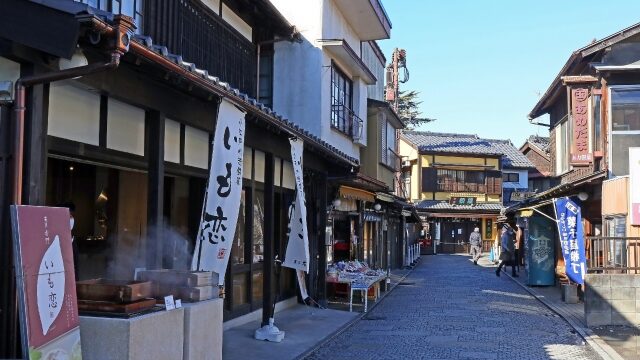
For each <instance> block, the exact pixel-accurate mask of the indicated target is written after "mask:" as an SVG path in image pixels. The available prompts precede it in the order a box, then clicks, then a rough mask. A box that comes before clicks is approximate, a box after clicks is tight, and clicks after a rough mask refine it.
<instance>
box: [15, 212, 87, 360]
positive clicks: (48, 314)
mask: <svg viewBox="0 0 640 360" xmlns="http://www.w3.org/2000/svg"><path fill="white" fill-rule="evenodd" d="M11 220H12V228H13V231H12V233H13V245H14V246H13V249H14V258H15V271H16V280H17V289H18V298H19V301H18V306H19V313H20V323H21V326H20V330H21V336H22V346H23V352H24V354H25V356H27V355H26V354H28V359H81V358H82V350H81V348H80V321H79V319H78V301H77V298H76V282H75V273H74V268H73V250H72V245H71V229H70V226H69V210H68V209H66V208H53V207H44V206H11Z"/></svg>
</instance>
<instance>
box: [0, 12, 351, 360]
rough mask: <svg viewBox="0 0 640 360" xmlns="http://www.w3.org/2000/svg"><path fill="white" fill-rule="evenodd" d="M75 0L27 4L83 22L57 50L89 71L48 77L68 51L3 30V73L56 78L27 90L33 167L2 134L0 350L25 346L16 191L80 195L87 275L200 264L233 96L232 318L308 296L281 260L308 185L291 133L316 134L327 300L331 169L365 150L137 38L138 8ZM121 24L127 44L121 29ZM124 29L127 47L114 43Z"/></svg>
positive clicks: (6, 107) (312, 140) (313, 281)
mask: <svg viewBox="0 0 640 360" xmlns="http://www.w3.org/2000/svg"><path fill="white" fill-rule="evenodd" d="M64 5H65V6H63V7H60V8H59V7H56V6H57V5H55V4H53V2H52V4H51V5H50V6H49V5H47V4H45V5H42V4H36V3H29V4H26V6H27V7H29V9H30V11H33V12H37V13H39V14H40V15H42V16H41V17H38V19H37V21H44V22H46V23H55V22H58V23H59V24H66V25H69V26H70V27H71V28H73V27H74V26H75V27H76V28H79V29H80V30H81V31H80V32H79V33H77V36H78V37H74V36H70V37H69V38H68V39H67V41H69V42H71V44H70V45H69V48H68V49H66V53H65V54H60V53H56V52H53V54H54V55H57V56H63V55H64V57H71V56H72V55H73V56H74V57H73V59H76V58H77V59H81V58H85V61H87V62H88V63H89V64H90V65H88V66H84V67H83V66H82V64H80V65H79V67H78V66H76V67H78V68H79V69H81V70H80V71H78V73H74V72H73V71H74V70H73V68H72V69H71V70H68V71H67V72H62V73H61V74H62V75H60V76H59V77H58V76H52V77H49V75H47V74H50V73H54V74H59V73H60V71H59V70H57V69H56V68H54V67H53V65H55V64H57V63H58V62H57V56H53V55H51V54H46V50H47V49H46V47H45V48H41V47H37V46H42V43H36V44H33V43H29V42H27V44H21V43H20V41H23V39H22V38H17V39H15V40H13V41H9V40H8V39H3V40H2V42H1V43H0V45H1V46H0V56H1V57H0V60H1V62H0V74H2V75H3V76H5V75H6V74H9V75H12V74H13V73H16V74H15V76H13V77H12V78H10V79H11V81H12V82H15V81H16V80H17V78H18V77H20V76H22V77H24V76H25V75H34V76H35V77H36V78H42V79H43V80H42V81H40V82H35V81H34V82H33V86H30V87H29V88H28V89H27V97H26V99H25V100H26V102H25V107H26V114H25V120H26V131H25V133H24V134H25V135H24V150H23V149H22V148H21V147H18V148H19V149H20V152H21V153H23V154H24V156H23V159H24V168H23V169H24V171H22V169H20V168H19V167H17V169H19V171H18V172H14V171H13V170H11V168H9V165H13V162H11V161H9V160H10V159H11V158H15V156H16V155H17V154H18V153H17V152H9V151H7V150H8V149H9V145H10V144H11V140H12V139H11V138H9V137H6V138H3V139H2V142H0V145H2V146H1V148H2V151H3V153H2V158H1V160H2V172H1V173H2V175H3V178H2V179H1V181H2V183H3V184H6V185H9V184H11V179H17V183H16V187H15V188H16V189H17V190H16V192H14V193H13V194H9V192H8V191H7V192H6V193H4V194H3V201H2V204H3V205H2V211H1V212H0V215H2V219H1V220H2V233H3V239H4V240H3V241H2V242H0V244H1V246H2V249H3V251H2V254H3V255H2V256H3V257H2V261H1V263H2V269H3V271H2V273H3V275H2V282H1V284H2V287H3V289H10V290H9V291H3V293H2V296H1V297H0V306H1V309H2V311H1V312H0V317H2V319H1V320H2V321H1V324H0V325H1V326H2V327H1V329H2V333H3V334H6V336H3V340H2V347H1V350H2V351H1V353H0V355H4V354H7V355H6V356H9V357H12V356H15V355H12V354H16V352H15V351H16V348H17V347H18V346H19V341H18V330H17V323H16V316H17V315H16V311H15V309H16V308H15V306H16V304H15V292H14V291H15V283H14V279H13V276H14V273H13V269H12V266H13V265H12V252H11V251H10V249H11V241H10V239H11V236H9V227H8V213H7V212H5V209H6V208H8V204H9V203H20V202H22V203H24V204H31V205H48V206H55V205H58V204H60V203H62V202H69V201H71V202H73V203H74V204H75V211H74V217H75V225H74V228H73V235H74V238H75V240H74V241H75V242H76V244H77V247H78V249H79V264H78V265H79V268H78V269H79V274H78V275H79V278H80V279H92V278H98V277H101V278H110V279H119V280H126V279H133V278H134V274H135V272H136V271H138V270H139V269H140V268H146V269H159V268H172V269H188V268H189V263H190V261H191V256H192V255H193V247H194V239H195V237H196V234H197V232H198V227H199V225H200V219H201V216H202V209H203V198H204V194H205V190H206V189H205V188H206V179H207V177H208V176H209V171H208V168H209V164H210V161H211V140H212V135H213V134H212V133H213V130H214V125H215V123H216V120H217V114H218V111H219V104H220V101H223V99H224V101H228V102H229V103H231V104H233V105H235V106H236V107H238V108H240V109H242V111H243V112H245V113H246V117H245V121H246V131H245V135H244V136H245V137H244V144H245V147H244V161H243V163H244V169H243V174H242V175H243V176H242V177H243V181H242V196H241V199H242V200H241V203H240V204H239V209H238V211H239V215H240V216H239V218H238V225H237V230H236V234H235V238H234V239H232V241H233V247H232V251H231V256H230V262H229V269H228V271H227V273H226V281H225V284H226V289H225V290H226V291H225V294H226V297H225V300H224V302H225V304H224V310H225V311H224V317H225V319H230V318H235V317H238V316H240V315H244V314H249V313H251V312H253V311H256V310H260V309H263V308H264V309H267V310H266V311H264V314H263V318H265V316H266V318H268V316H269V312H270V309H271V307H272V302H273V298H274V296H277V298H278V299H280V300H284V299H291V298H295V296H296V284H295V273H294V272H293V271H292V270H289V269H283V271H282V272H281V275H280V276H281V278H280V279H279V281H277V279H275V275H274V273H273V266H274V259H275V257H276V256H278V257H279V259H282V258H283V257H284V250H285V248H286V238H287V237H286V233H287V222H288V209H289V205H290V204H291V203H292V201H293V198H294V193H295V190H294V189H295V186H294V179H293V166H292V162H291V152H290V145H289V137H297V138H299V139H302V140H303V141H304V143H305V146H304V148H305V150H304V156H303V158H304V184H305V193H306V194H307V198H306V204H307V214H308V219H307V220H308V224H309V225H308V227H309V244H310V252H311V259H312V260H311V264H310V272H309V274H310V275H309V276H308V278H307V282H308V288H309V294H310V295H311V296H312V297H314V298H316V299H322V298H323V297H324V296H325V287H324V286H319V285H318V284H324V274H323V273H324V272H323V271H318V269H322V270H324V269H325V268H326V265H325V264H326V263H325V259H326V248H325V240H324V239H325V228H326V209H327V205H328V204H327V177H328V173H329V172H331V173H332V174H338V175H339V174H341V173H345V174H346V173H348V170H349V169H351V168H352V167H354V166H357V162H356V161H355V159H352V158H349V157H348V156H346V155H345V154H342V153H340V152H338V151H336V150H335V149H334V148H332V147H331V146H329V145H328V144H326V143H324V142H322V141H321V140H319V139H318V138H316V137H313V136H311V135H309V134H308V133H305V132H302V131H301V130H300V129H299V128H297V127H295V126H294V125H293V124H292V123H290V122H288V121H287V120H285V119H283V118H282V117H280V116H279V115H277V114H276V113H274V112H273V111H272V110H270V109H269V108H267V107H265V106H264V105H262V104H260V103H258V102H257V101H255V100H254V99H251V98H250V97H248V96H247V95H244V94H242V93H241V92H240V91H238V90H236V89H234V88H232V87H231V86H230V85H229V84H227V83H223V82H221V81H220V80H218V79H217V78H215V77H213V76H210V75H208V73H207V71H206V70H201V69H198V68H197V67H196V66H195V65H194V64H192V63H187V62H185V61H184V60H183V59H182V58H181V57H180V56H178V55H174V54H172V53H170V52H168V50H167V48H166V47H163V46H159V45H157V44H154V43H153V40H152V39H151V38H149V37H144V36H136V37H135V38H134V37H133V36H132V35H133V34H132V33H133V31H134V28H133V26H132V25H133V24H132V23H131V22H130V19H129V18H126V17H115V19H114V18H113V17H112V16H111V17H109V16H106V15H104V16H102V15H101V16H96V15H91V14H93V13H94V12H98V13H101V12H99V11H95V10H91V9H90V8H88V7H87V6H86V5H82V4H79V3H74V2H69V3H65V4H64ZM23 10H24V9H23ZM87 12H88V13H87ZM77 15H81V16H79V17H78V16H77ZM78 19H80V20H78ZM34 21H36V20H35V18H34ZM78 22H80V24H78ZM31 26H34V25H33V24H31ZM61 26H62V25H61ZM18 34H22V33H16V35H18ZM116 34H118V36H121V39H120V40H122V43H118V42H117V41H116V40H117V39H116V40H114V36H115V35H116ZM3 36H4V35H3ZM125 37H126V38H125ZM78 38H79V45H80V46H79V47H76V40H77V39H78ZM57 40H60V39H57ZM52 41H53V40H52ZM113 41H115V42H116V44H117V45H119V46H120V47H116V48H113V47H112V42H113ZM28 46H34V47H36V49H40V50H41V51H38V50H35V49H34V48H30V47H28ZM105 54H106V55H107V61H108V60H109V57H108V56H111V58H110V59H111V61H112V62H111V63H108V62H107V63H106V65H105V66H103V67H101V68H99V67H97V66H95V64H103V63H104V62H105ZM114 54H116V55H117V57H114V56H116V55H114ZM43 59H45V60H46V61H43ZM47 59H48V60H47ZM51 59H53V60H51ZM54 60H55V61H54ZM52 64H53V65H52ZM12 69H16V71H11V70H12ZM63 75H64V76H63ZM76 77H79V78H76ZM72 78H74V79H72ZM3 80H5V79H4V78H2V79H0V81H3ZM58 80H59V81H58ZM9 89H11V87H9ZM9 95H16V94H12V92H10V93H9ZM14 99H15V98H14V97H9V99H8V100H7V99H3V102H2V106H1V110H2V111H1V112H0V127H2V131H1V132H0V133H1V134H3V136H4V135H6V134H8V133H9V132H8V131H5V130H7V127H8V125H9V124H10V123H11V117H10V110H11V109H12V107H13V106H14ZM265 134H269V136H265ZM21 138H22V136H18V137H17V139H21ZM18 144H19V143H18ZM9 153H10V154H11V157H9V155H8V154H9ZM22 174H24V176H23V177H22V180H21V178H20V176H21V175H22ZM3 189H8V190H10V189H11V187H10V186H3ZM11 197H12V198H14V199H15V200H14V201H11V200H10V198H11ZM316 259H319V260H316ZM318 274H320V275H318ZM276 283H279V284H280V287H279V288H277V289H276V286H275V284H276Z"/></svg>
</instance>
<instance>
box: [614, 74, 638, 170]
mask: <svg viewBox="0 0 640 360" xmlns="http://www.w3.org/2000/svg"><path fill="white" fill-rule="evenodd" d="M610 126H611V140H610V144H611V153H610V155H609V156H610V163H611V172H612V173H613V175H615V176H624V175H629V148H630V147H638V146H640V136H639V135H640V87H628V86H620V87H611V125H610Z"/></svg>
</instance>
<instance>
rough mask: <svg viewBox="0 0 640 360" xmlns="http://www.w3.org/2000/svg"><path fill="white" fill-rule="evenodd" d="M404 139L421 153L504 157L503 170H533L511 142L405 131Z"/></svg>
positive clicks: (462, 135) (531, 165)
mask: <svg viewBox="0 0 640 360" xmlns="http://www.w3.org/2000/svg"><path fill="white" fill-rule="evenodd" d="M403 135H404V137H405V138H406V139H407V140H408V141H410V142H412V143H413V144H415V145H416V146H417V147H418V149H419V150H420V151H421V152H446V153H459V154H472V155H493V156H500V155H502V166H503V168H533V167H534V166H533V164H532V163H531V161H529V159H527V157H526V156H524V155H523V154H522V153H521V152H520V151H518V149H517V148H516V147H515V146H513V144H512V143H511V141H509V140H496V139H482V138H480V137H478V135H468V134H451V133H436V132H430V131H404V132H403Z"/></svg>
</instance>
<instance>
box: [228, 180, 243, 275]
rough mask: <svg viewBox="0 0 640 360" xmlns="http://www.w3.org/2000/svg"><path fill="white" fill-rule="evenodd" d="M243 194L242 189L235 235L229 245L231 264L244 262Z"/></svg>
mask: <svg viewBox="0 0 640 360" xmlns="http://www.w3.org/2000/svg"><path fill="white" fill-rule="evenodd" d="M245 194H246V191H245V190H244V189H242V195H240V208H239V209H238V223H237V225H236V235H235V237H234V239H233V246H231V265H236V264H244V241H245V239H244V234H245V232H244V227H245V223H246V222H245V212H244V211H245Z"/></svg>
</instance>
